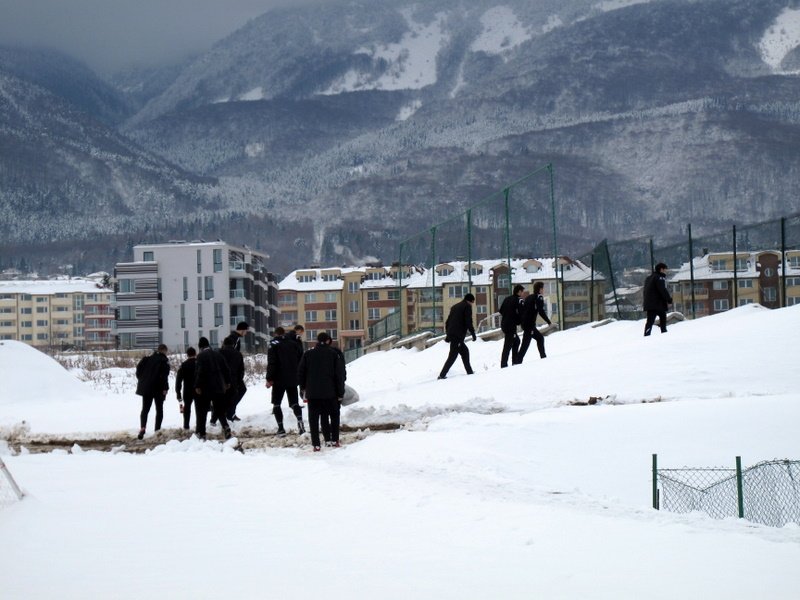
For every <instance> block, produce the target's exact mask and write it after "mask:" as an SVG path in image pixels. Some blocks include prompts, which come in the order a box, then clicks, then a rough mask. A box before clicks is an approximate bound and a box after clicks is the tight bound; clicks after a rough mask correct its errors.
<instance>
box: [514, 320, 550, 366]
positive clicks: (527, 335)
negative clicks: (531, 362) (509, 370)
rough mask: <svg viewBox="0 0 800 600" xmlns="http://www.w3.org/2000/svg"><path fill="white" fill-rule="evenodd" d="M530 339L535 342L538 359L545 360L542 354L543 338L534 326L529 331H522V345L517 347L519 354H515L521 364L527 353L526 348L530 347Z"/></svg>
mask: <svg viewBox="0 0 800 600" xmlns="http://www.w3.org/2000/svg"><path fill="white" fill-rule="evenodd" d="M531 337H532V338H533V339H535V340H536V347H537V348H538V350H539V358H547V355H546V354H545V353H544V336H543V335H542V334H541V332H540V331H539V329H538V328H537V327H536V325H534V326H533V327H531V328H530V329H523V330H522V345H521V346H520V347H519V354H517V359H518V360H519V362H522V360H523V359H524V358H525V354H526V353H527V352H528V348H529V347H530V345H531Z"/></svg>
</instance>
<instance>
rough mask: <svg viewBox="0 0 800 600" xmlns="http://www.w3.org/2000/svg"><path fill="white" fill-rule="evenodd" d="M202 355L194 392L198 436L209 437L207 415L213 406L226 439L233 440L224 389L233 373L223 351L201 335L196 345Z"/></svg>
mask: <svg viewBox="0 0 800 600" xmlns="http://www.w3.org/2000/svg"><path fill="white" fill-rule="evenodd" d="M197 347H198V348H200V354H198V355H197V365H196V366H195V376H194V391H195V394H197V395H196V397H195V401H194V404H195V409H196V410H197V431H196V433H197V437H199V438H200V439H202V440H204V439H206V414H207V413H208V409H209V407H210V406H212V405H213V407H214V416H215V417H216V418H217V419H219V424H220V425H222V431H223V433H224V434H225V439H226V440H227V439H230V437H231V428H230V426H229V425H228V419H227V417H226V416H225V413H226V408H227V407H226V404H225V392H226V391H227V390H228V388H229V387H230V385H231V372H230V369H228V363H227V362H225V358H223V356H222V354H220V353H219V352H216V351H214V350H212V349H211V346H210V345H209V343H208V339H207V338H205V337H201V338H200V341H199V342H198V344H197Z"/></svg>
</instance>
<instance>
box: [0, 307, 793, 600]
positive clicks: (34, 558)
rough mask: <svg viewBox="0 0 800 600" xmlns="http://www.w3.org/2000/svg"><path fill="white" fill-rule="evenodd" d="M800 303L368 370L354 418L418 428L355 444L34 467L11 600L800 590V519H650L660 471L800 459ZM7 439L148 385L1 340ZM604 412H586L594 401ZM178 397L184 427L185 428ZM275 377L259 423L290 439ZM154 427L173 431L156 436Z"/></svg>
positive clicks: (2, 534) (57, 457) (192, 449)
mask: <svg viewBox="0 0 800 600" xmlns="http://www.w3.org/2000/svg"><path fill="white" fill-rule="evenodd" d="M798 326H800V306H795V307H791V308H786V309H780V310H775V311H769V310H766V309H763V308H761V307H758V306H746V307H742V308H739V309H736V310H733V311H730V312H728V313H725V314H723V315H718V316H714V317H708V318H705V319H701V320H698V321H694V322H684V323H679V324H677V325H673V326H670V331H669V332H668V333H667V334H666V335H661V334H658V333H654V334H653V336H651V337H650V338H643V337H642V336H641V330H642V323H641V322H618V323H611V324H609V325H606V326H603V327H597V328H592V327H589V326H586V327H582V328H580V329H576V330H570V331H566V332H560V333H556V334H554V335H552V336H549V337H548V338H547V339H546V343H547V351H548V358H547V359H546V360H544V361H542V360H539V359H538V358H535V350H534V354H533V355H531V354H529V355H528V359H527V360H526V362H525V364H524V365H522V366H517V367H512V368H509V369H503V370H500V369H499V354H500V345H501V342H482V341H478V342H476V343H470V344H469V345H470V349H471V353H472V357H473V366H474V367H475V370H476V375H474V376H469V377H468V376H466V375H465V374H464V372H463V368H462V367H461V365H460V362H457V363H456V365H455V366H454V367H453V369H452V370H451V372H450V375H449V377H448V379H447V380H445V381H437V380H436V379H435V377H436V374H437V373H438V370H439V369H440V367H441V364H442V362H443V361H444V358H445V356H446V353H447V348H446V347H445V345H444V344H438V345H437V346H434V347H433V348H431V349H428V350H426V351H424V352H416V351H408V350H395V351H391V352H385V353H376V354H372V355H368V356H366V357H363V358H361V359H359V360H358V361H355V362H354V363H351V364H350V365H349V368H348V383H350V384H351V385H353V386H354V387H355V388H356V389H358V390H359V392H360V394H361V402H359V403H358V404H356V405H353V406H352V407H349V408H346V409H345V410H344V411H343V421H344V422H346V423H348V424H351V425H359V424H361V425H365V424H371V423H380V422H404V423H408V427H407V429H406V430H404V431H400V432H396V433H376V434H375V435H372V436H370V437H368V438H367V439H365V440H363V441H360V442H358V443H354V444H351V445H348V446H347V447H345V448H342V449H338V450H324V451H323V452H322V453H320V454H313V453H311V452H310V448H309V447H308V445H307V442H305V443H303V444H300V445H299V446H298V447H297V448H294V449H271V450H265V451H263V452H258V453H256V452H250V453H248V454H244V455H243V454H241V453H239V452H236V451H235V450H234V449H233V446H234V443H232V442H228V443H227V444H221V443H219V442H216V441H210V442H207V443H205V444H202V443H200V442H198V441H196V440H190V441H186V442H177V441H173V442H170V443H168V444H166V445H164V446H159V447H157V448H156V449H155V450H154V451H151V452H149V453H147V454H145V455H130V454H125V453H116V454H111V453H99V452H82V451H81V450H80V449H79V448H77V447H76V448H75V449H74V450H73V453H72V454H67V453H64V452H61V453H51V454H40V455H33V454H24V453H23V454H21V455H16V456H12V455H10V454H9V452H8V450H7V446H4V444H3V443H2V442H0V452H3V450H2V448H3V447H5V448H6V450H5V455H4V457H3V458H4V460H5V462H6V464H7V465H8V466H9V469H10V470H11V472H12V473H13V474H14V476H15V477H16V479H17V481H18V483H19V484H20V486H21V487H22V488H23V489H24V490H25V492H26V493H27V496H26V497H25V499H24V500H23V501H22V502H18V503H15V504H13V505H12V506H10V507H8V508H5V509H2V510H0V540H2V542H0V590H2V594H0V596H2V597H3V598H6V597H7V598H45V597H48V598H49V597H53V596H55V597H59V598H87V597H96V598H106V597H114V598H133V597H137V598H142V597H145V598H211V597H220V596H232V597H240V598H306V597H309V596H325V597H344V596H347V597H355V598H369V597H382V598H458V599H465V598H578V597H581V598H586V597H589V598H615V599H618V598H642V597H647V598H674V597H676V596H684V597H692V598H726V599H730V598H771V599H773V598H776V599H777V598H787V599H788V598H796V597H797V590H798V589H800V588H799V587H798V584H800V575H798V574H797V564H798V560H800V527H798V526H797V525H795V524H790V525H787V526H785V527H782V528H770V527H765V526H761V525H755V524H753V523H748V522H746V521H740V520H737V519H727V520H723V521H717V520H713V519H711V518H709V517H707V516H705V515H703V514H690V515H675V514H669V513H666V512H657V511H654V510H652V509H651V508H650V492H651V479H650V460H651V454H652V453H658V454H659V457H660V463H661V465H662V466H665V467H667V466H672V467H677V466H683V465H689V466H698V467H699V466H726V467H730V466H732V465H733V461H734V457H735V456H736V455H741V456H742V458H743V461H744V463H745V465H750V464H754V463H756V462H758V461H760V460H766V459H772V458H793V459H797V458H798V457H799V456H800V448H798V436H797V432H796V429H797V423H798V422H800V402H799V400H800V394H798V393H797V381H798V374H800V368H799V367H798V364H797V350H796V341H795V339H794V338H795V337H796V332H797V331H798V330H800V328H799V327H798ZM0 378H2V379H1V380H2V381H3V382H4V384H3V391H2V393H1V395H0V439H2V437H3V432H6V434H8V433H9V432H10V431H12V430H13V429H14V428H17V429H19V428H20V427H22V426H21V425H20V423H21V421H23V420H24V421H25V422H26V424H25V427H29V428H30V430H31V431H33V432H43V433H44V432H72V433H74V434H76V435H78V434H86V433H87V432H108V431H119V430H125V431H127V432H128V433H129V434H130V435H131V437H133V435H134V433H135V431H136V428H137V416H138V410H139V406H138V399H137V397H136V396H134V395H133V393H132V389H133V386H132V377H131V374H130V373H129V372H127V371H126V370H116V371H113V372H111V373H109V374H108V378H106V379H105V380H101V381H99V382H98V383H96V384H95V385H94V386H92V385H91V384H89V383H83V382H80V381H78V380H77V379H76V377H75V375H74V374H71V373H69V372H67V371H64V370H63V369H61V367H60V366H58V364H57V363H55V362H53V361H51V359H49V358H47V357H45V356H44V355H42V354H40V353H38V352H37V351H35V350H32V349H30V348H28V347H27V346H23V345H22V344H18V343H13V342H12V343H10V342H5V343H3V344H0ZM591 396H593V397H600V398H603V400H602V401H601V402H600V403H599V404H598V405H595V406H570V405H569V403H570V402H571V401H575V400H581V401H585V400H587V399H588V398H589V397H591ZM175 406H176V403H175V401H174V395H173V394H172V392H171V393H170V399H169V402H168V403H167V411H166V418H165V426H167V427H176V426H178V424H179V422H180V421H179V419H180V416H179V413H178V411H177V409H176V408H175ZM267 409H268V400H267V390H266V389H265V388H264V387H263V382H259V383H258V385H251V388H250V390H249V391H248V394H247V396H246V397H245V399H244V400H243V403H242V405H241V410H240V411H239V412H240V413H241V414H242V415H243V416H244V417H245V419H244V421H243V422H242V424H249V425H262V426H264V427H265V428H269V429H271V430H274V423H273V420H272V417H271V416H270V415H269V414H268V410H267ZM152 419H153V417H152V414H151V417H150V426H151V427H152Z"/></svg>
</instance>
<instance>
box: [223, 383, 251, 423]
mask: <svg viewBox="0 0 800 600" xmlns="http://www.w3.org/2000/svg"><path fill="white" fill-rule="evenodd" d="M245 392H247V386H245V385H243V386H242V387H234V386H233V385H231V387H230V388H228V392H227V394H226V399H227V404H228V411H227V413H226V414H227V416H228V418H229V419H233V417H234V415H235V414H236V407H237V406H238V405H239V402H241V401H242V398H244V394H245Z"/></svg>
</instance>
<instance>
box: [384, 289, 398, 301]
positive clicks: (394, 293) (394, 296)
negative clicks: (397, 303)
mask: <svg viewBox="0 0 800 600" xmlns="http://www.w3.org/2000/svg"><path fill="white" fill-rule="evenodd" d="M386 297H387V298H388V299H389V300H400V290H389V291H388V292H386Z"/></svg>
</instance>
